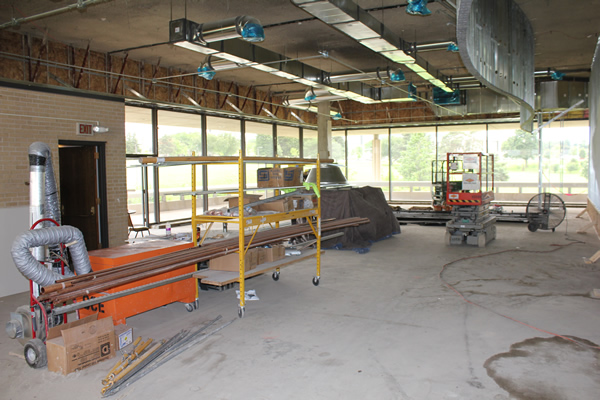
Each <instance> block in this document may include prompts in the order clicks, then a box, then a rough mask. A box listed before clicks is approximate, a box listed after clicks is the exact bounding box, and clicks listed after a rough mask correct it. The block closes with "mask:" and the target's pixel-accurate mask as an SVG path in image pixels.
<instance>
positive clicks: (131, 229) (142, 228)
mask: <svg viewBox="0 0 600 400" xmlns="http://www.w3.org/2000/svg"><path fill="white" fill-rule="evenodd" d="M127 218H128V219H129V232H128V233H127V235H128V236H129V235H131V232H135V236H134V237H137V235H138V233H140V232H141V233H142V237H144V232H148V235H150V228H148V227H147V226H139V227H135V226H133V221H132V220H131V214H127Z"/></svg>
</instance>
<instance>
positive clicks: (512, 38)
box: [456, 0, 535, 132]
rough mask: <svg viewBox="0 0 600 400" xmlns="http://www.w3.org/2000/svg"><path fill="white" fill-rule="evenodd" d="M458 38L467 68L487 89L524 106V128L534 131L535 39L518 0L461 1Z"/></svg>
mask: <svg viewBox="0 0 600 400" xmlns="http://www.w3.org/2000/svg"><path fill="white" fill-rule="evenodd" d="M456 27H457V28H456V35H457V38H458V47H459V49H460V50H459V51H460V56H461V58H462V61H463V63H464V64H465V67H467V69H468V70H469V72H470V73H472V74H473V75H474V76H475V77H476V78H477V79H478V80H479V81H480V82H482V83H483V84H484V85H485V86H487V87H489V88H491V89H493V90H495V91H497V92H499V93H501V94H503V95H506V96H509V97H510V98H512V99H514V100H515V101H516V102H517V103H518V104H519V105H521V128H522V129H523V130H525V131H528V132H531V131H532V130H533V114H534V110H533V107H534V91H535V87H534V62H533V57H534V36H533V29H532V27H531V23H530V21H529V20H528V19H527V16H526V15H525V14H524V13H523V11H522V10H521V9H520V8H519V6H518V5H517V4H516V3H515V2H514V0H498V1H483V0H461V2H460V3H459V5H458V15H457V24H456Z"/></svg>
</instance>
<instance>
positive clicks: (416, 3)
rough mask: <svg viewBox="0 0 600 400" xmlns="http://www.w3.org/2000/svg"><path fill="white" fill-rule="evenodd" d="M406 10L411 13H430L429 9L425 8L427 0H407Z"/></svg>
mask: <svg viewBox="0 0 600 400" xmlns="http://www.w3.org/2000/svg"><path fill="white" fill-rule="evenodd" d="M406 12H407V13H408V14H411V15H430V14H431V11H430V10H429V9H428V8H427V0H408V5H407V6H406Z"/></svg>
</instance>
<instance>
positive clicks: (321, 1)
mask: <svg viewBox="0 0 600 400" xmlns="http://www.w3.org/2000/svg"><path fill="white" fill-rule="evenodd" d="M291 1H292V3H294V5H296V6H297V7H299V8H301V9H303V10H304V11H306V12H307V13H309V14H311V15H313V16H315V17H317V18H318V19H320V20H321V21H323V22H325V23H326V24H328V25H330V26H331V27H333V28H335V29H337V30H338V31H340V32H342V33H344V34H346V35H348V36H350V37H351V38H352V39H354V40H356V41H357V42H358V43H359V44H361V45H363V46H364V47H366V48H368V49H370V50H372V51H374V52H375V53H377V54H379V55H381V56H383V57H385V58H387V59H388V60H390V61H393V62H395V63H399V64H404V65H406V67H407V68H409V69H411V70H413V71H414V72H415V73H417V75H419V77H420V78H422V79H423V80H425V81H427V82H429V83H430V84H432V85H434V86H437V87H439V88H440V89H442V90H444V91H446V92H452V91H453V90H452V89H450V88H449V87H448V86H446V84H445V83H444V82H443V81H444V77H443V76H442V75H441V74H440V73H439V71H437V70H435V69H433V68H432V67H431V66H429V65H428V63H426V62H423V60H420V59H418V58H417V57H416V56H415V55H414V54H408V53H410V52H411V50H412V48H411V45H410V44H409V43H408V42H406V41H404V40H403V39H402V38H400V36H398V35H396V34H395V33H393V32H392V31H390V30H389V29H388V28H386V27H385V25H384V24H383V23H381V21H379V20H378V19H376V18H375V17H373V16H372V15H370V14H369V13H368V12H367V11H366V10H364V9H362V8H360V7H359V6H358V5H357V4H356V3H354V2H352V1H351V0H327V1H326V0H291ZM423 66H424V67H423ZM438 78H441V79H438Z"/></svg>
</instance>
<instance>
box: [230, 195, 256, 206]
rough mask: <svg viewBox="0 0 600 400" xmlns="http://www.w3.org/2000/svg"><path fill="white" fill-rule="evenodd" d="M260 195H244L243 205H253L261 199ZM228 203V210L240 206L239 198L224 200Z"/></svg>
mask: <svg viewBox="0 0 600 400" xmlns="http://www.w3.org/2000/svg"><path fill="white" fill-rule="evenodd" d="M261 196H262V195H260V194H244V204H248V203H254V202H255V201H257V200H258V199H260V198H261ZM225 201H227V202H228V208H233V207H237V206H238V205H239V204H240V201H239V198H238V197H237V196H234V197H228V198H226V199H225Z"/></svg>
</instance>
